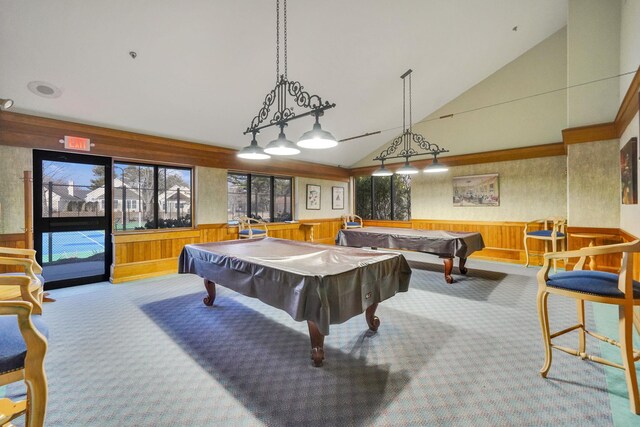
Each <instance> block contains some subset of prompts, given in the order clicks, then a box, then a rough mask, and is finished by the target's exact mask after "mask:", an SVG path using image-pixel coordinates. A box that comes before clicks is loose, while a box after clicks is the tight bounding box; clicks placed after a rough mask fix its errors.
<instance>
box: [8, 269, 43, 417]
mask: <svg viewBox="0 0 640 427" xmlns="http://www.w3.org/2000/svg"><path fill="white" fill-rule="evenodd" d="M13 280H14V281H15V280H18V281H20V282H22V283H21V285H25V286H26V285H27V284H28V283H29V282H30V279H29V278H28V277H17V278H13ZM6 281H7V278H6V277H2V278H0V287H2V286H3V285H4V284H5V282H6ZM10 286H13V285H10ZM32 310H33V304H31V303H29V302H25V301H0V387H1V386H4V385H7V384H11V383H14V382H18V381H24V382H25V384H26V386H27V398H26V400H21V401H17V402H14V401H12V400H10V399H9V398H1V399H0V425H2V426H4V425H10V424H9V423H10V421H11V420H13V419H15V418H17V417H19V416H21V415H23V414H24V415H26V420H25V426H27V427H42V426H43V425H44V418H45V414H46V409H47V377H46V374H45V371H44V357H45V354H46V352H47V339H46V335H47V329H46V327H45V325H44V324H43V323H42V316H33V317H32V316H31V313H32Z"/></svg>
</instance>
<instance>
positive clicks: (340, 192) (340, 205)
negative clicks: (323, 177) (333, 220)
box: [331, 187, 344, 209]
mask: <svg viewBox="0 0 640 427" xmlns="http://www.w3.org/2000/svg"><path fill="white" fill-rule="evenodd" d="M331 209H344V187H331Z"/></svg>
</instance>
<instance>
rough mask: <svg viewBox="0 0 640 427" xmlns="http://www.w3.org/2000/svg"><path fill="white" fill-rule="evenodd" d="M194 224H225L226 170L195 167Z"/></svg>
mask: <svg viewBox="0 0 640 427" xmlns="http://www.w3.org/2000/svg"><path fill="white" fill-rule="evenodd" d="M196 194H197V196H196V224H217V223H222V222H227V170H226V169H216V168H205V167H200V166H198V167H196Z"/></svg>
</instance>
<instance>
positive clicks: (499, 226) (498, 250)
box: [364, 219, 544, 265]
mask: <svg viewBox="0 0 640 427" xmlns="http://www.w3.org/2000/svg"><path fill="white" fill-rule="evenodd" d="M364 225H365V226H369V227H371V226H376V227H405V228H415V229H419V230H447V231H462V232H478V233H480V234H482V238H483V240H484V244H485V248H484V249H483V250H482V251H480V252H476V253H474V254H473V255H471V257H472V258H479V259H487V260H494V261H502V262H510V263H521V264H524V262H525V254H524V244H523V237H524V226H525V223H524V222H490V221H445V220H430V219H413V220H411V221H373V220H365V221H364ZM527 243H530V244H529V254H530V255H533V257H532V258H531V261H532V263H531V265H536V263H538V261H539V264H540V265H542V256H541V255H542V254H543V253H544V244H543V243H541V242H539V241H533V240H529V241H528V242H527Z"/></svg>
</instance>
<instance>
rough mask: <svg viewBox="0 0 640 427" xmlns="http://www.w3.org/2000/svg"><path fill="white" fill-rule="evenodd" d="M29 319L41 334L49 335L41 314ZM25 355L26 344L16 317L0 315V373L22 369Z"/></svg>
mask: <svg viewBox="0 0 640 427" xmlns="http://www.w3.org/2000/svg"><path fill="white" fill-rule="evenodd" d="M31 321H32V322H33V325H34V326H35V327H36V329H37V330H38V331H39V332H40V333H41V334H42V335H44V336H45V337H48V336H49V330H48V329H47V326H46V325H45V323H44V322H43V321H42V316H38V315H35V316H31ZM26 355H27V346H26V344H25V343H24V338H22V334H21V333H20V328H19V327H18V317H17V316H11V315H2V316H0V374H4V373H7V372H11V371H16V370H19V369H23V368H24V358H25V356H26Z"/></svg>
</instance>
